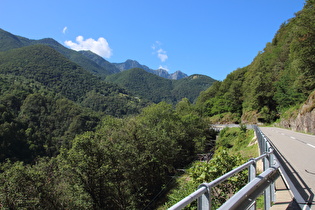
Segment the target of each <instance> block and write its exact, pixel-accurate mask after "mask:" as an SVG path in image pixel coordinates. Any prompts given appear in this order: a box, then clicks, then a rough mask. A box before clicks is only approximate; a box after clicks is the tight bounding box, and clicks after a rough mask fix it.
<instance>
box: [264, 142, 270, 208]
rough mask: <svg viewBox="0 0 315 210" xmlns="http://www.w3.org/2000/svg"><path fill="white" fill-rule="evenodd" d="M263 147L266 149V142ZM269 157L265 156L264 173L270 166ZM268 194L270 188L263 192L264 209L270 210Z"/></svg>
mask: <svg viewBox="0 0 315 210" xmlns="http://www.w3.org/2000/svg"><path fill="white" fill-rule="evenodd" d="M265 145H266V147H267V142H266V144H265ZM269 157H270V155H269V154H267V156H266V157H265V158H264V171H265V170H266V169H268V168H269V166H270V160H269ZM270 192H271V190H270V186H269V187H267V188H266V189H265V191H264V200H265V209H268V210H269V209H270V205H271V200H270Z"/></svg>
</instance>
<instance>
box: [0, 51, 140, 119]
mask: <svg viewBox="0 0 315 210" xmlns="http://www.w3.org/2000/svg"><path fill="white" fill-rule="evenodd" d="M0 73H1V74H7V75H16V76H23V77H25V78H27V79H33V80H35V81H37V82H40V83H41V84H42V85H44V86H46V87H48V88H50V89H52V90H53V91H54V92H55V93H60V94H62V95H64V96H65V97H66V98H68V99H70V100H72V101H75V102H78V103H80V104H81V105H83V106H85V107H89V108H91V109H93V110H95V111H102V112H104V113H106V114H109V115H113V116H123V115H126V114H134V113H139V107H141V105H140V104H141V102H139V100H138V99H136V98H134V97H133V96H130V95H129V94H128V91H127V90H125V89H123V88H120V87H118V86H117V85H114V84H110V83H107V82H104V81H102V80H101V79H99V78H97V77H96V76H94V75H92V74H90V73H89V72H87V71H85V70H84V69H82V68H81V67H80V66H78V65H77V64H75V63H73V62H71V61H69V60H68V59H66V58H65V57H64V56H62V55H61V54H60V53H58V52H57V51H55V50H54V49H52V48H51V47H48V46H45V45H32V46H27V47H22V48H17V49H13V50H9V51H5V52H0Z"/></svg>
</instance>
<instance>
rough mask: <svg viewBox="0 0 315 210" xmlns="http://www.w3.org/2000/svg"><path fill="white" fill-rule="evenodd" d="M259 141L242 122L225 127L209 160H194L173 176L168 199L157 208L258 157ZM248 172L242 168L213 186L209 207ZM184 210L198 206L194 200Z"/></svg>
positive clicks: (241, 183) (228, 194)
mask: <svg viewBox="0 0 315 210" xmlns="http://www.w3.org/2000/svg"><path fill="white" fill-rule="evenodd" d="M258 155H259V152H258V144H257V143H256V139H255V138H254V131H253V130H249V129H247V128H246V126H245V125H241V126H240V127H238V128H228V127H226V128H224V129H223V130H221V132H220V133H219V135H218V139H217V140H216V146H215V150H214V155H213V157H212V158H211V159H210V160H208V161H199V160H198V161H195V162H194V163H192V165H191V166H190V167H189V168H188V169H187V170H185V173H184V174H182V175H180V176H178V177H177V179H176V184H177V186H176V187H175V188H174V189H173V190H171V192H170V193H169V194H168V196H167V197H168V200H167V202H166V203H165V204H164V206H163V207H161V208H160V209H167V208H169V207H170V206H172V205H174V204H175V203H177V202H179V201H180V200H182V199H183V198H184V197H186V196H187V195H189V194H190V193H192V192H194V191H195V190H196V189H197V187H198V186H199V185H200V184H202V183H204V182H211V181H213V180H214V179H216V178H218V177H220V176H222V175H223V174H225V173H227V172H229V171H231V170H232V169H234V168H236V167H238V166H240V165H241V164H243V163H245V162H246V161H248V160H249V159H250V158H253V157H257V156H258ZM247 174H248V171H247V170H244V171H242V172H240V173H238V174H236V175H235V176H233V177H231V178H229V179H228V180H227V181H224V182H223V183H221V184H219V185H218V186H217V187H215V188H213V189H212V192H211V193H212V195H213V197H212V205H213V206H212V208H213V209H216V208H218V207H219V206H220V205H222V204H223V203H224V202H225V201H226V200H227V199H228V198H229V197H231V196H232V195H233V194H234V193H235V192H237V191H238V190H239V189H241V188H242V187H243V186H244V185H245V184H246V183H247V179H248V178H247ZM186 209H197V207H196V202H193V203H192V204H191V205H189V206H187V207H186Z"/></svg>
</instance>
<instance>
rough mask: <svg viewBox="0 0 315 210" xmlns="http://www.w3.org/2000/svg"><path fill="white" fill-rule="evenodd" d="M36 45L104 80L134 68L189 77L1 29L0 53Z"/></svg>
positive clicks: (49, 39) (178, 76) (172, 76)
mask: <svg viewBox="0 0 315 210" xmlns="http://www.w3.org/2000/svg"><path fill="white" fill-rule="evenodd" d="M35 44H44V45H48V46H50V47H52V48H53V49H55V50H57V51H58V52H59V53H61V54H63V55H64V56H65V57H67V58H68V59H70V60H71V61H73V62H75V63H77V64H79V65H80V66H82V67H83V68H84V69H86V70H88V71H90V72H91V73H93V74H95V75H98V76H101V77H103V78H104V77H106V76H107V75H110V74H115V73H119V72H121V71H125V70H128V69H132V68H142V69H144V70H146V71H147V72H150V73H152V74H155V75H158V76H160V77H163V78H166V79H173V80H174V79H175V80H178V79H182V78H184V77H187V76H188V75H187V74H185V73H183V72H181V71H176V72H175V73H172V74H169V73H168V71H167V70H165V69H157V70H153V69H151V68H149V67H147V66H146V65H142V64H140V63H139V62H138V61H136V60H131V59H128V60H126V61H125V62H122V63H110V62H109V61H107V60H106V59H104V58H102V57H101V56H99V55H97V54H95V53H93V52H91V51H85V50H83V51H75V50H71V49H69V48H67V47H65V46H63V45H62V44H60V43H59V42H57V41H56V40H54V39H53V38H43V39H39V40H33V39H28V38H26V37H22V36H19V35H14V34H12V33H10V32H8V31H5V30H3V29H1V28H0V51H7V50H10V49H14V48H20V47H25V46H29V45H35Z"/></svg>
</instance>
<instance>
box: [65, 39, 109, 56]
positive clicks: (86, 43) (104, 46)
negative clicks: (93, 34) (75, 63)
mask: <svg viewBox="0 0 315 210" xmlns="http://www.w3.org/2000/svg"><path fill="white" fill-rule="evenodd" d="M64 43H65V45H67V46H68V47H70V48H71V49H72V50H76V51H79V50H90V51H92V52H94V53H96V54H98V55H99V56H102V57H104V58H110V57H111V56H112V54H113V53H112V51H113V50H112V49H111V48H110V47H109V45H108V42H107V41H106V39H105V38H103V37H100V38H98V40H94V39H92V38H89V39H86V40H84V38H83V36H77V38H76V43H75V42H72V41H65V42H64Z"/></svg>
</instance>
